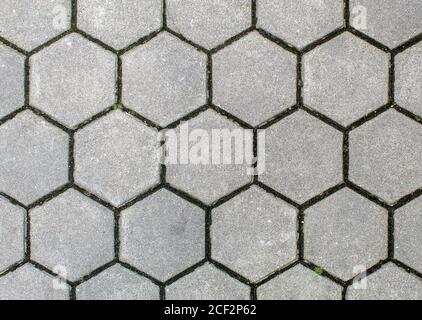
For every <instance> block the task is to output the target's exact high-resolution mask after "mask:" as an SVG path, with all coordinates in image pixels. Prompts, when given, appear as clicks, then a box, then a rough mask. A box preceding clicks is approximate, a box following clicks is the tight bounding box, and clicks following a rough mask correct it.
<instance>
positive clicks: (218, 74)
mask: <svg viewBox="0 0 422 320" xmlns="http://www.w3.org/2000/svg"><path fill="white" fill-rule="evenodd" d="M213 95H214V103H215V104H217V105H219V106H221V107H222V108H223V109H225V110H226V111H228V112H230V113H232V114H234V115H235V116H237V117H239V118H241V119H242V120H244V121H246V122H248V123H250V124H251V125H258V124H259V123H261V122H263V121H265V120H267V119H270V118H271V117H273V116H274V115H276V114H278V113H280V112H281V111H283V110H284V109H286V108H287V107H291V106H292V105H294V104H295V102H296V57H295V55H294V54H292V53H290V52H288V51H286V50H284V49H282V48H281V47H279V46H277V45H276V44H275V43H272V42H271V41H269V40H267V39H265V38H264V37H262V36H261V35H259V33H257V32H252V33H250V34H248V35H247V36H245V37H243V38H241V39H240V40H238V41H237V42H235V43H233V44H232V45H230V46H229V47H227V48H224V49H223V50H222V51H220V52H218V53H217V54H216V55H215V56H214V57H213Z"/></svg>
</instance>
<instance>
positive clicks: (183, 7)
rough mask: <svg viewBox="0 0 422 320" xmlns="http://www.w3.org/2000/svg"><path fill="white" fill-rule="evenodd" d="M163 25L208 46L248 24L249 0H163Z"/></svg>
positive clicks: (220, 41)
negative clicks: (164, 11)
mask: <svg viewBox="0 0 422 320" xmlns="http://www.w3.org/2000/svg"><path fill="white" fill-rule="evenodd" d="M167 25H168V27H169V28H170V29H172V30H174V31H176V32H178V33H181V34H182V35H183V36H185V37H186V38H188V39H189V40H192V41H193V42H195V43H197V44H199V45H201V46H203V47H205V48H207V49H211V48H213V47H216V46H217V45H219V44H222V43H223V42H224V41H225V40H228V39H229V38H231V37H233V36H235V35H236V34H238V33H240V32H242V31H243V30H245V29H247V28H249V27H250V26H251V2H250V0H167Z"/></svg>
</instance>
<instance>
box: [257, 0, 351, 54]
mask: <svg viewBox="0 0 422 320" xmlns="http://www.w3.org/2000/svg"><path fill="white" fill-rule="evenodd" d="M343 6H344V3H343V0H317V1H315V0H312V1H309V0H299V1H298V0H296V1H292V0H278V1H269V0H259V1H258V2H257V12H258V25H257V26H258V28H262V29H264V30H265V31H267V32H269V33H271V34H273V35H275V36H277V37H279V38H280V39H282V40H284V41H286V42H287V43H289V44H291V45H293V46H296V47H298V48H303V47H305V46H306V45H308V44H310V43H312V42H314V41H315V40H317V39H319V38H322V37H323V36H325V35H327V34H328V33H330V32H331V31H334V30H335V29H337V28H340V27H342V26H343V24H344V21H343Z"/></svg>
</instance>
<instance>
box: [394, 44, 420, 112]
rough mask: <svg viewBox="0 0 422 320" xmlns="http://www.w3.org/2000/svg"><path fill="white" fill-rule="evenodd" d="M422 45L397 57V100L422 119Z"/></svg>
mask: <svg viewBox="0 0 422 320" xmlns="http://www.w3.org/2000/svg"><path fill="white" fill-rule="evenodd" d="M421 65H422V43H418V44H417V45H415V46H414V47H411V48H409V49H407V50H405V51H404V52H402V53H400V54H398V55H397V56H396V57H395V70H396V78H395V86H396V91H395V100H396V102H397V103H398V104H399V105H400V106H401V107H403V108H405V109H407V110H409V111H411V112H413V113H415V114H417V115H418V116H421V117H422V67H421Z"/></svg>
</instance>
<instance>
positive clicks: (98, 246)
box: [30, 189, 114, 281]
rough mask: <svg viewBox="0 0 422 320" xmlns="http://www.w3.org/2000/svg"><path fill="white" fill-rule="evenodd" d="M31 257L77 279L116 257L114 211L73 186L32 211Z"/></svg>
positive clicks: (68, 276) (71, 278)
mask: <svg viewBox="0 0 422 320" xmlns="http://www.w3.org/2000/svg"><path fill="white" fill-rule="evenodd" d="M30 217H31V220H30V221H31V258H32V259H33V260H34V261H36V262H38V263H40V264H42V265H44V266H46V267H48V268H49V269H50V270H53V271H54V270H55V269H57V270H58V271H60V274H61V275H63V276H65V277H66V278H67V279H69V280H71V281H74V280H77V279H79V278H81V277H82V276H84V275H86V274H88V273H89V272H91V271H93V270H95V269H96V268H98V267H101V266H102V265H104V264H106V263H108V262H110V261H111V260H113V258H114V216H113V212H112V211H110V210H108V209H107V208H105V207H103V206H102V205H100V204H97V203H96V202H94V201H93V200H91V199H89V198H87V197H85V196H84V195H82V194H81V193H79V192H78V191H75V190H73V189H70V190H68V191H66V192H65V193H63V194H61V195H59V196H58V197H57V198H54V199H52V200H50V201H49V202H46V203H45V204H43V205H42V206H40V207H36V208H35V209H33V210H31V211H30Z"/></svg>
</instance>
